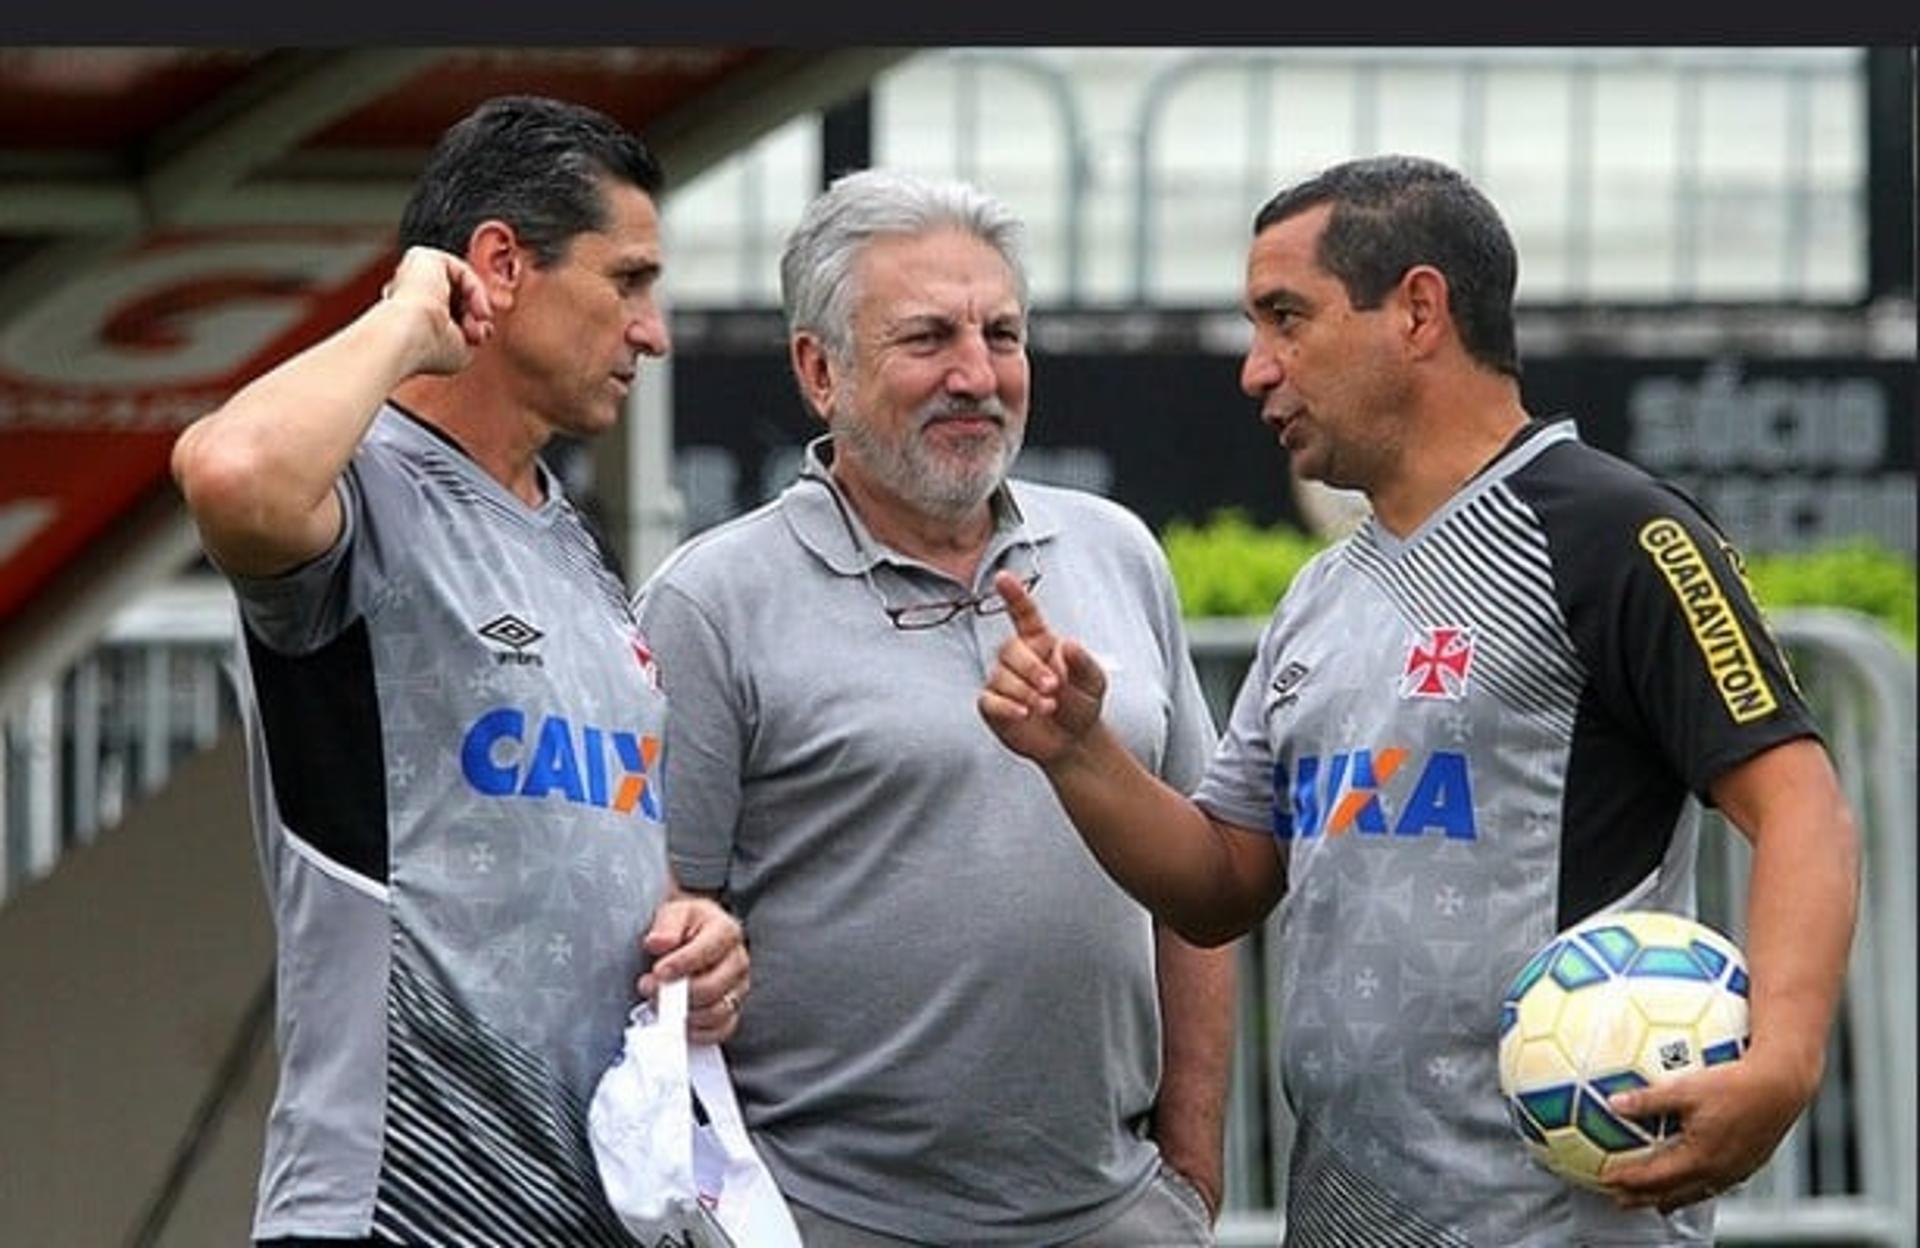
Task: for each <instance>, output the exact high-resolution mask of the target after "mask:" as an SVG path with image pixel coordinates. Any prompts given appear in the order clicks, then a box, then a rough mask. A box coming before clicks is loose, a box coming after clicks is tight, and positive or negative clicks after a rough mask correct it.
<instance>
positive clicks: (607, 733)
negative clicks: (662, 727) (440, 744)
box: [460, 706, 660, 823]
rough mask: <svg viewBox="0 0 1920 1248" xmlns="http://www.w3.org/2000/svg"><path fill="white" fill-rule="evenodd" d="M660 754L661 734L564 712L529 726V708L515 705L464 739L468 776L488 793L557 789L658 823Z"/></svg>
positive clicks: (539, 793) (536, 794) (491, 715)
mask: <svg viewBox="0 0 1920 1248" xmlns="http://www.w3.org/2000/svg"><path fill="white" fill-rule="evenodd" d="M659 757H660V738H658V737H652V736H642V735H639V734H637V733H632V732H627V731H625V730H622V729H607V728H589V727H585V726H581V727H575V726H574V724H573V723H572V722H570V721H569V720H567V719H566V718H565V717H563V716H559V715H548V716H547V717H545V718H544V719H542V720H541V721H540V723H539V725H538V726H537V727H536V728H534V730H533V731H532V732H531V733H530V732H528V730H527V716H526V713H525V712H524V711H521V710H520V709H518V708H517V707H511V706H503V707H500V708H499V709H497V710H492V711H488V712H487V713H486V714H485V715H482V716H481V717H480V718H479V719H477V720H475V721H474V722H473V727H471V728H469V729H467V736H466V740H464V741H462V742H461V744H460V770H461V771H462V772H463V773H464V774H465V775H466V777H467V783H468V784H471V785H472V786H473V787H474V788H476V789H478V790H479V791H480V792H482V793H485V794H486V795H488V796H489V797H533V798H540V797H549V796H552V795H555V794H557V795H559V796H560V797H563V798H565V799H566V800H567V801H570V802H576V803H579V804H581V805H585V806H603V807H607V808H609V809H611V810H617V811H619V812H620V813H621V814H623V815H624V814H628V813H630V812H632V811H634V810H636V809H637V810H638V811H639V812H640V814H641V815H642V816H643V817H645V818H647V819H651V820H652V821H654V822H655V823H658V822H660V788H659V784H658V782H657V780H656V779H654V774H655V773H654V765H655V763H656V762H657V761H658V760H659Z"/></svg>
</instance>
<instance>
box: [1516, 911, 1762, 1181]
mask: <svg viewBox="0 0 1920 1248" xmlns="http://www.w3.org/2000/svg"><path fill="white" fill-rule="evenodd" d="M1747 1039H1748V1029H1747V965H1746V959H1745V958H1744V957H1742V956H1741V953H1740V949H1739V947H1738V946H1736V945H1735V944H1734V943H1733V942H1732V941H1730V940H1728V939H1727V938H1726V937H1725V936H1723V935H1721V934H1720V933H1719V932H1716V931H1714V930H1713V929H1712V928H1710V927H1708V926H1706V925H1705V924H1703V923H1699V922H1696V921H1694V920H1693V919H1689V918H1686V917H1684V916H1682V915H1678V914H1666V913H1661V912H1657V911H1651V910H1630V911H1620V912H1617V913H1613V914H1599V915H1595V916H1593V917H1592V918H1589V919H1587V920H1585V921H1584V922H1581V923H1578V924H1575V925H1574V926H1573V927H1570V928H1568V929H1567V930H1566V931H1564V932H1561V933H1560V934H1559V935H1558V936H1555V937H1554V938H1553V939H1552V940H1550V941H1548V942H1547V944H1546V946H1545V947H1544V948H1542V949H1541V950H1540V951H1539V952H1538V953H1536V954H1534V955H1533V957H1532V958H1531V959H1529V960H1528V962H1527V964H1526V966H1524V967H1522V968H1521V970H1520V973H1519V974H1518V975H1516V976H1515V977H1514V980H1513V984H1512V985H1511V986H1510V987H1509V988H1508V989H1507V992H1506V995H1505V997H1504V998H1503V999H1502V1000H1501V1002H1500V1094H1501V1096H1502V1097H1503V1098H1504V1099H1505V1101H1506V1105H1507V1113H1508V1116H1509V1117H1510V1118H1511V1119H1512V1120H1513V1125H1514V1128H1515V1130H1517V1131H1518V1132H1519V1133H1520V1137H1521V1139H1522V1140H1524V1141H1525V1142H1526V1146H1527V1151H1528V1152H1530V1153H1531V1154H1532V1155H1533V1157H1534V1159H1535V1160H1536V1161H1538V1162H1539V1163H1540V1164H1541V1165H1543V1166H1545V1167H1546V1168H1547V1169H1548V1170H1551V1171H1553V1172H1554V1173H1555V1174H1558V1175H1560V1176H1561V1177H1563V1178H1565V1179H1568V1180H1570V1181H1572V1182H1574V1183H1578V1184H1580V1185H1581V1186H1583V1187H1589V1188H1594V1189H1596V1190H1598V1189H1604V1188H1605V1186H1606V1182H1607V1175H1608V1173H1609V1172H1610V1171H1611V1170H1612V1169H1613V1168H1614V1167H1615V1166H1618V1165H1620V1164H1621V1163H1622V1162H1625V1161H1627V1160H1629V1159H1634V1158H1639V1157H1642V1156H1644V1155H1646V1154H1647V1153H1648V1152H1650V1151H1651V1150H1653V1149H1656V1148H1659V1147H1660V1146H1661V1145H1662V1144H1663V1143H1665V1142H1667V1141H1668V1140H1670V1139H1671V1138H1672V1137H1673V1136H1674V1135H1675V1134H1676V1133H1677V1132H1678V1130H1679V1125H1680V1124H1679V1123H1678V1122H1677V1121H1676V1120H1674V1118H1673V1117H1672V1116H1671V1115H1669V1116H1666V1117H1664V1118H1662V1119H1660V1120H1652V1119H1632V1118H1626V1117H1623V1116H1621V1115H1618V1114H1615V1113H1614V1112H1613V1111H1611V1110H1609V1109H1608V1108H1607V1098H1608V1097H1609V1096H1612V1095H1613V1094H1614V1093H1616V1092H1622V1091H1626V1090H1627V1089H1629V1088H1641V1087H1646V1086H1648V1085H1650V1084H1654V1083H1658V1082H1659V1081H1660V1080H1662V1079H1665V1078H1667V1077H1668V1076H1669V1075H1673V1074H1676V1073H1679V1072H1681V1071H1688V1070H1698V1069H1700V1068H1702V1067H1707V1066H1717V1065H1719V1064H1720V1063H1722V1062H1731V1061H1734V1060H1735V1059H1737V1058H1738V1057H1739V1056H1740V1055H1741V1054H1742V1053H1744V1052H1746V1049H1747Z"/></svg>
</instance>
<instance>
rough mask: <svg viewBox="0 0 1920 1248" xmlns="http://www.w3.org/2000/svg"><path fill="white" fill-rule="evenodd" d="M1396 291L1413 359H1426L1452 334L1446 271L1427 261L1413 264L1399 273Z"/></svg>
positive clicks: (1450, 337) (1451, 309)
mask: <svg viewBox="0 0 1920 1248" xmlns="http://www.w3.org/2000/svg"><path fill="white" fill-rule="evenodd" d="M1396 294H1397V296H1398V298H1399V300H1400V305H1401V308H1402V310H1403V312H1404V314H1405V317H1406V320H1405V325H1406V340H1407V346H1408V349H1409V350H1410V351H1411V352H1412V354H1413V357H1414V358H1415V359H1425V358H1426V357H1428V356H1430V355H1432V354H1433V353H1434V352H1435V351H1437V350H1439V349H1440V346H1441V345H1442V344H1443V343H1445V342H1447V341H1449V340H1450V339H1452V338H1453V337H1454V327H1453V305H1452V304H1451V303H1450V302H1449V301H1448V291H1447V275H1446V274H1444V273H1442V272H1441V271H1440V270H1439V269H1436V268H1434V267H1433V266H1432V265H1430V264H1416V265H1414V266H1413V267H1412V268H1410V269H1408V270H1407V271H1406V272H1405V273H1404V274H1402V275H1401V277H1400V285H1399V287H1398V290H1397V291H1396Z"/></svg>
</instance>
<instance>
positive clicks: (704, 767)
mask: <svg viewBox="0 0 1920 1248" xmlns="http://www.w3.org/2000/svg"><path fill="white" fill-rule="evenodd" d="M634 612H635V615H636V617H637V618H638V620H639V624H640V630H641V632H642V633H643V634H644V635H645V637H646V640H647V645H648V647H649V648H650V649H651V650H652V651H653V656H654V660H655V662H656V663H658V664H659V668H660V683H661V687H662V688H663V689H664V690H665V692H666V695H667V728H666V753H665V758H664V770H665V777H666V783H665V788H666V793H667V798H666V808H667V811H666V813H667V851H668V856H669V857H670V858H671V859H672V862H673V869H674V874H675V877H676V878H677V879H678V880H679V881H680V883H681V884H682V885H683V886H685V887H687V888H691V889H699V890H702V891H714V890H719V889H723V888H725V887H726V884H727V873H728V866H729V864H730V863H731V861H732V858H733V843H734V832H735V829H736V827H737V826H738V823H739V818H740V806H741V792H740V774H741V766H742V760H743V758H744V756H745V753H746V734H747V730H746V715H745V711H744V700H743V696H742V692H741V686H740V682H739V681H738V679H737V678H736V676H735V674H734V671H733V663H732V661H731V657H730V653H729V649H728V646H727V644H726V640H725V638H724V637H722V635H721V633H720V631H719V630H718V629H717V628H715V627H714V624H713V621H712V620H711V619H709V618H708V616H707V615H706V613H705V612H703V611H702V610H701V609H700V606H699V604H698V603H697V602H695V601H694V599H693V598H692V597H690V596H689V595H688V594H686V593H685V592H684V591H683V590H682V589H680V587H679V586H677V585H675V584H671V583H662V582H660V581H658V580H657V579H656V581H654V582H650V583H649V584H648V585H645V586H643V587H642V588H641V590H640V593H639V595H638V596H637V597H636V598H635V600H634Z"/></svg>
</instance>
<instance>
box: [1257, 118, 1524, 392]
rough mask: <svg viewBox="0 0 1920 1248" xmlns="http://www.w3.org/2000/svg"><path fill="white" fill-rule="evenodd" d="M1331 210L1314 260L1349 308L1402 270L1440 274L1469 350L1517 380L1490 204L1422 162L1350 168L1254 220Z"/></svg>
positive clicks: (1506, 264)
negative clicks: (1426, 268) (1420, 267)
mask: <svg viewBox="0 0 1920 1248" xmlns="http://www.w3.org/2000/svg"><path fill="white" fill-rule="evenodd" d="M1329 203H1330V204H1332V205H1333V212H1332V214H1331V215H1330V216H1329V217H1328V218H1327V228H1326V230H1325V231H1324V232H1323V233H1322V234H1321V235H1320V244H1319V248H1318V250H1317V251H1316V253H1315V257H1314V258H1315V259H1316V260H1317V261H1318V262H1319V264H1320V267H1321V268H1323V269H1325V270H1326V271H1327V272H1329V273H1331V274H1333V275H1334V276H1335V277H1336V278H1338V279H1340V284H1341V285H1342V286H1344V287H1346V291H1347V298H1348V299H1350V300H1351V301H1352V302H1353V306H1354V307H1356V308H1375V307H1379V306H1380V301H1381V300H1382V299H1384V298H1385V297H1386V295H1387V292H1388V291H1389V290H1392V289H1393V287H1394V284H1395V283H1397V282H1398V281H1399V280H1400V278H1401V277H1402V276H1403V275H1404V274H1405V273H1406V271H1407V270H1408V269H1410V268H1412V267H1413V266H1414V265H1416V264H1430V265H1432V266H1433V267H1434V268H1436V269H1438V270H1440V272H1441V273H1442V274H1444V275H1445V276H1446V279H1447V302H1448V305H1449V310H1450V311H1451V312H1452V314H1453V320H1454V324H1456V325H1457V326H1459V329H1460V341H1461V342H1462V343H1463V344H1464V345H1465V346H1466V349H1467V353H1468V354H1469V355H1471V356H1472V357H1473V358H1474V359H1476V360H1478V361H1479V362H1480V363H1482V364H1484V365H1486V366H1487V367H1489V368H1491V369H1494V370H1495V371H1497V372H1501V373H1505V374H1507V375H1508V376H1509V377H1513V378H1516V379H1517V378H1518V377H1519V376H1520V352H1519V348H1518V346H1517V345H1516V344H1515V341H1514V328H1513V290H1514V285H1515V283H1516V282H1517V281H1518V279H1519V271H1520V264H1519V260H1518V258H1517V257H1516V256H1515V254H1514V249H1513V239H1512V237H1511V236H1509V235H1508V233H1507V227H1506V225H1505V223H1504V222H1502V221H1501V220H1500V214H1499V212H1498V211H1497V210H1496V209H1495V208H1494V206H1493V204H1492V203H1491V202H1490V201H1489V200H1488V199H1487V197H1486V196H1485V195H1482V194H1481V193H1480V192H1479V191H1478V190H1476V189H1475V188H1474V186H1473V184H1472V183H1471V182H1468V181H1467V179H1466V178H1465V177H1464V176H1463V175H1462V174H1460V173H1459V171H1457V170H1455V169H1451V168H1449V167H1447V166H1446V165H1443V164H1441V163H1440V162H1439V161H1436V160H1427V159H1424V158H1422V157H1418V156H1371V157H1367V158H1365V159H1362V160H1350V161H1346V162H1344V163H1342V164H1338V165H1334V166H1332V167H1331V168H1328V169H1324V170H1322V171H1321V172H1319V173H1317V174H1315V175H1314V176H1312V177H1310V178H1307V179H1306V180H1305V181H1302V182H1297V183H1295V184H1294V185H1292V186H1289V187H1286V188H1285V189H1283V190H1282V191H1281V192H1280V193H1279V194H1277V195H1275V196H1274V197H1273V198H1272V199H1270V200H1268V201H1267V202H1266V204H1265V206H1263V207H1262V208H1261V209H1260V211H1259V212H1258V213H1257V214H1256V215H1255V216H1254V218H1253V232H1254V235H1255V236H1256V237H1257V236H1258V235H1259V234H1260V232H1261V231H1262V230H1264V229H1266V228H1267V227H1268V226H1270V225H1274V224H1276V223H1278V222H1281V221H1284V220H1286V219H1287V218H1289V217H1294V216H1298V215H1299V214H1300V213H1303V212H1305V211H1307V210H1308V209H1310V208H1317V207H1319V206H1320V205H1321V204H1329Z"/></svg>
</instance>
